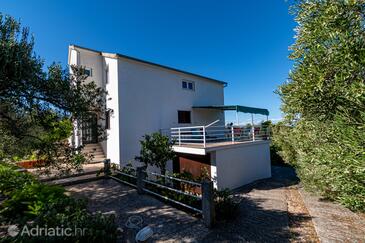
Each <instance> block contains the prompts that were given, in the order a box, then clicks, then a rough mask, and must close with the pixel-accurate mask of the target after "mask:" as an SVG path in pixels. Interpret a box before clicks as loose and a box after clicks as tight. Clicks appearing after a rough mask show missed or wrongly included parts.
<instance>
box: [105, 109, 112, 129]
mask: <svg viewBox="0 0 365 243" xmlns="http://www.w3.org/2000/svg"><path fill="white" fill-rule="evenodd" d="M110 112H111V110H107V111H106V112H105V129H110Z"/></svg>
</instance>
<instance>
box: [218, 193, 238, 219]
mask: <svg viewBox="0 0 365 243" xmlns="http://www.w3.org/2000/svg"><path fill="white" fill-rule="evenodd" d="M214 203H215V213H216V217H217V220H232V219H234V218H235V217H236V216H237V215H238V210H239V203H238V202H235V201H234V200H233V198H232V196H231V191H230V190H229V189H224V190H221V191H218V190H214Z"/></svg>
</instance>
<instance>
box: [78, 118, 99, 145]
mask: <svg viewBox="0 0 365 243" xmlns="http://www.w3.org/2000/svg"><path fill="white" fill-rule="evenodd" d="M97 122H98V119H97V116H96V114H90V115H89V116H88V117H87V118H86V119H85V120H84V121H83V123H82V143H83V144H88V143H97V142H98V123H97Z"/></svg>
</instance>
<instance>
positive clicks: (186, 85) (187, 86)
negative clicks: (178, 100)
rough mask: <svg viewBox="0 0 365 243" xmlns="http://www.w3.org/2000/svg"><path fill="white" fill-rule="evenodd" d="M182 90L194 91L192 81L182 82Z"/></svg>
mask: <svg viewBox="0 0 365 243" xmlns="http://www.w3.org/2000/svg"><path fill="white" fill-rule="evenodd" d="M182 88H183V89H187V90H195V83H194V82H193V81H188V80H183V81H182Z"/></svg>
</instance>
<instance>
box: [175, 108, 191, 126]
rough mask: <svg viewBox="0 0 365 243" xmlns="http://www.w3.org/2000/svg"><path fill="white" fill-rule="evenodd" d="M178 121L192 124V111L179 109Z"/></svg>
mask: <svg viewBox="0 0 365 243" xmlns="http://www.w3.org/2000/svg"><path fill="white" fill-rule="evenodd" d="M177 122H178V123H179V124H191V111H186V110H185V111H184V110H178V111H177Z"/></svg>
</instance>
